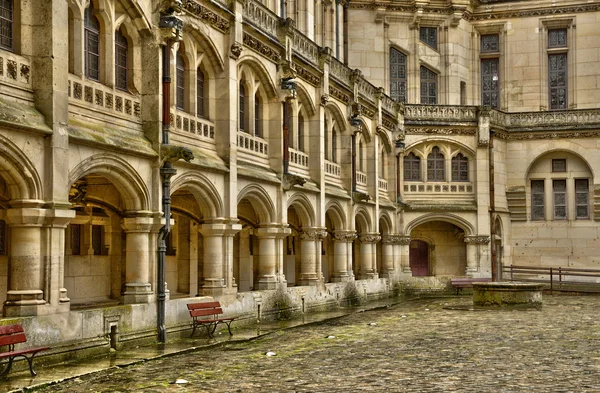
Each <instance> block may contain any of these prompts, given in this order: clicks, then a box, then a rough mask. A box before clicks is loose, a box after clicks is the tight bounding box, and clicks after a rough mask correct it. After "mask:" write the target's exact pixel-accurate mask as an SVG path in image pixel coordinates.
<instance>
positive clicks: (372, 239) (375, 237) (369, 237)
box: [358, 233, 381, 243]
mask: <svg viewBox="0 0 600 393" xmlns="http://www.w3.org/2000/svg"><path fill="white" fill-rule="evenodd" d="M358 240H360V242H361V243H377V242H378V241H380V240H381V236H379V234H378V233H365V234H362V235H360V236H359V238H358Z"/></svg>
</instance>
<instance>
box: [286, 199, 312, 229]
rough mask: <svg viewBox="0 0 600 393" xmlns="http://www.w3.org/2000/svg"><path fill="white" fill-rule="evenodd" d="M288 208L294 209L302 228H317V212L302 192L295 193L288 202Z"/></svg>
mask: <svg viewBox="0 0 600 393" xmlns="http://www.w3.org/2000/svg"><path fill="white" fill-rule="evenodd" d="M288 207H293V208H294V210H295V211H296V214H297V215H298V218H300V222H301V224H302V226H306V227H313V226H315V224H314V223H315V210H314V209H313V206H312V204H311V203H310V201H309V199H308V198H307V197H306V195H304V194H303V193H300V192H297V193H295V194H294V195H292V196H291V197H290V199H289V200H288Z"/></svg>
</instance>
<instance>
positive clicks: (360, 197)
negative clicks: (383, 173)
mask: <svg viewBox="0 0 600 393" xmlns="http://www.w3.org/2000/svg"><path fill="white" fill-rule="evenodd" d="M370 199H371V196H369V194H367V193H366V192H361V191H353V192H352V200H354V202H368V201H369V200H370Z"/></svg>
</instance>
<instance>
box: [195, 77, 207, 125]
mask: <svg viewBox="0 0 600 393" xmlns="http://www.w3.org/2000/svg"><path fill="white" fill-rule="evenodd" d="M206 104H207V100H206V75H205V74H204V71H202V69H201V68H200V67H198V68H197V69H196V116H198V117H201V118H203V119H206V118H207V116H206Z"/></svg>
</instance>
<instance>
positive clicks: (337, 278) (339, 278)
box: [331, 272, 352, 282]
mask: <svg viewBox="0 0 600 393" xmlns="http://www.w3.org/2000/svg"><path fill="white" fill-rule="evenodd" d="M348 281H352V276H350V275H349V274H348V273H347V272H341V273H334V274H333V276H332V277H331V282H348Z"/></svg>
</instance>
